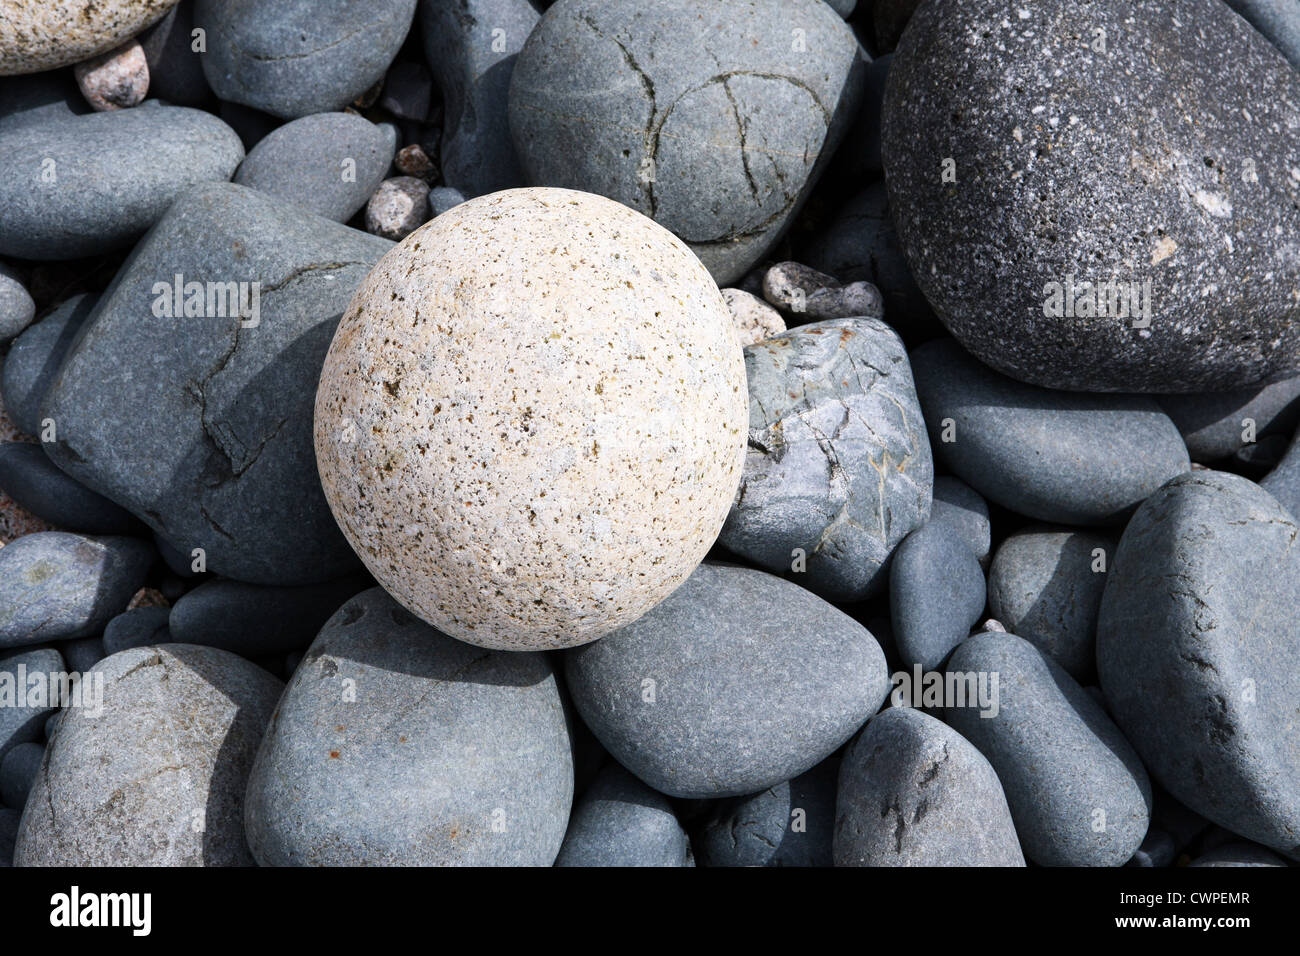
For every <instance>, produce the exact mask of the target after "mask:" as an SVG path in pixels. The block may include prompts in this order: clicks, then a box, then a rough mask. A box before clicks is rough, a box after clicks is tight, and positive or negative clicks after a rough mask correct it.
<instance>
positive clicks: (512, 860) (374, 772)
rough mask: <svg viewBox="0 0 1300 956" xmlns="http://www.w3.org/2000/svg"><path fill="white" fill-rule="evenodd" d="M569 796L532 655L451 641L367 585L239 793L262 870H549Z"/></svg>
mask: <svg viewBox="0 0 1300 956" xmlns="http://www.w3.org/2000/svg"><path fill="white" fill-rule="evenodd" d="M572 800H573V758H572V752H571V745H570V741H569V732H568V727H567V726H566V723H565V714H564V708H563V705H562V703H561V699H560V692H559V689H558V687H557V686H556V680H555V675H554V673H553V672H552V671H551V665H550V664H549V663H548V662H547V659H546V657H545V656H543V655H541V654H506V653H501V652H497V651H488V650H484V649H481V648H477V647H472V646H470V645H469V644H463V643H461V642H460V641H454V640H452V639H451V638H449V637H446V636H445V635H443V634H439V633H438V632H437V631H435V630H433V629H432V628H430V627H428V626H427V625H425V624H422V623H421V622H419V621H418V620H416V619H415V618H414V617H412V616H411V615H410V614H408V613H407V612H406V611H404V610H403V609H402V608H401V607H399V606H398V605H397V604H396V603H395V602H394V601H393V600H392V598H390V597H389V596H388V595H387V594H385V593H384V592H383V591H381V590H380V589H379V588H372V589H371V590H369V591H365V592H364V593H362V594H359V595H357V596H356V597H354V598H353V599H352V600H350V601H348V602H347V603H346V604H345V605H343V607H342V608H340V609H339V611H338V612H337V613H336V614H335V615H334V616H333V617H332V618H331V619H330V621H329V622H328V623H327V624H326V625H325V627H324V629H323V630H322V631H321V633H320V636H319V637H318V638H317V639H316V640H315V642H314V643H313V644H312V646H311V649H310V650H309V651H308V652H307V655H306V657H305V658H304V659H303V662H302V664H301V665H300V666H299V668H298V670H297V671H296V672H295V674H294V676H293V679H292V680H291V681H290V682H289V687H288V689H287V690H286V691H285V694H284V698H283V699H282V700H281V702H280V705H279V707H278V708H277V710H276V715H275V718H274V720H273V721H272V723H271V726H270V728H269V729H268V731H267V735H266V740H265V742H264V743H263V744H262V748H261V750H260V752H259V753H258V755H257V762H256V764H255V765H254V767H253V772H252V776H251V779H250V780H249V785H248V811H247V822H248V844H249V846H250V847H251V848H252V851H253V856H254V857H256V859H257V861H258V862H259V863H260V864H262V865H263V866H286V865H314V866H358V865H381V866H394V865H403V864H405V865H424V866H443V865H468V866H493V865H496V866H510V865H515V866H550V865H551V863H552V862H553V861H554V860H555V856H556V853H557V852H558V851H559V849H560V844H561V842H562V841H563V839H564V831H565V826H566V824H567V823H568V820H569V809H570V804H571V803H572Z"/></svg>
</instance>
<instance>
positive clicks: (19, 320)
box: [0, 262, 36, 342]
mask: <svg viewBox="0 0 1300 956" xmlns="http://www.w3.org/2000/svg"><path fill="white" fill-rule="evenodd" d="M35 317H36V303H35V302H33V301H32V297H31V295H30V294H29V293H28V291H27V287H26V286H24V285H23V283H22V281H21V277H20V276H19V274H18V272H17V270H15V269H14V268H13V267H12V266H9V265H6V264H5V263H3V262H0V342H7V341H9V340H10V339H12V338H13V337H14V336H15V335H17V334H18V333H19V332H21V331H22V330H23V329H25V328H27V326H29V325H31V322H32V319H34V318H35Z"/></svg>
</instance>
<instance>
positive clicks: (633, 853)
mask: <svg viewBox="0 0 1300 956" xmlns="http://www.w3.org/2000/svg"><path fill="white" fill-rule="evenodd" d="M555 865H556V866H690V865H691V847H690V841H689V840H688V839H687V837H686V831H685V830H683V829H682V826H681V824H680V823H678V822H677V816H676V814H675V813H673V808H672V804H670V803H669V802H668V798H667V797H665V796H664V795H663V794H661V793H656V792H655V791H654V790H651V789H650V788H649V787H647V786H646V785H645V784H644V783H642V782H641V781H640V780H638V779H637V778H636V777H634V776H632V775H631V774H630V773H628V772H627V771H626V770H624V769H623V768H622V767H620V766H619V765H618V764H617V763H614V762H613V761H610V762H609V763H608V764H606V765H605V768H604V769H603V770H601V772H600V774H599V775H598V776H597V777H596V779H595V781H593V782H592V784H591V786H590V787H588V788H587V791H586V793H584V794H583V795H582V798H581V799H580V800H579V801H578V802H577V804H576V805H575V806H574V808H573V816H572V817H571V818H570V820H569V830H568V832H567V833H566V834H565V835H564V844H563V845H562V846H561V847H560V854H559V856H557V857H556V858H555Z"/></svg>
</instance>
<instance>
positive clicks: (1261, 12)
mask: <svg viewBox="0 0 1300 956" xmlns="http://www.w3.org/2000/svg"><path fill="white" fill-rule="evenodd" d="M1226 2H1227V4H1228V6H1230V7H1232V9H1234V10H1236V11H1237V13H1239V14H1240V15H1241V16H1243V17H1245V18H1246V22H1247V23H1249V24H1250V25H1251V26H1252V27H1254V28H1255V29H1256V30H1258V31H1259V32H1260V33H1262V34H1264V36H1265V37H1267V38H1268V40H1269V42H1270V43H1272V44H1273V45H1274V46H1275V47H1277V48H1278V50H1280V51H1281V53H1282V55H1283V56H1284V57H1286V60H1287V62H1288V63H1290V64H1291V65H1292V66H1293V67H1295V68H1296V69H1297V70H1300V6H1297V5H1296V3H1295V0H1226Z"/></svg>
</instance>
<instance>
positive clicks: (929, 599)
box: [889, 521, 1100, 671]
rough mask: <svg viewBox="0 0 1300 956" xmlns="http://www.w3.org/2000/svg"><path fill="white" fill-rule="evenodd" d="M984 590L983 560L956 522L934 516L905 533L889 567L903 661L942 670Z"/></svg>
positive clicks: (981, 608)
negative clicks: (962, 535)
mask: <svg viewBox="0 0 1300 956" xmlns="http://www.w3.org/2000/svg"><path fill="white" fill-rule="evenodd" d="M984 591H985V587H984V572H983V570H981V569H980V564H979V559H978V558H977V557H975V554H974V553H973V552H972V551H971V550H970V548H968V547H966V545H965V543H964V542H963V541H962V540H961V536H960V534H959V533H958V532H957V531H956V530H955V529H953V528H952V527H951V526H949V525H945V524H942V523H935V522H933V521H931V522H929V523H928V524H925V525H923V526H922V527H920V528H917V529H916V530H915V531H913V532H912V533H911V534H909V535H908V536H907V537H906V538H904V539H903V543H902V544H900V545H899V546H898V549H897V550H896V551H895V552H894V555H893V561H892V563H891V565H890V569H889V608H890V613H891V615H892V623H893V631H894V645H895V647H897V649H898V654H899V657H900V659H901V661H902V664H903V666H904V667H905V668H906V669H908V670H911V669H912V668H913V667H914V666H916V665H918V664H919V665H920V667H921V669H922V670H923V671H932V670H937V669H938V668H939V666H940V665H941V664H942V663H943V661H944V659H945V658H946V657H947V656H948V654H949V653H951V651H952V649H953V648H954V647H956V646H957V645H958V644H960V643H961V642H962V641H964V640H966V638H967V636H969V634H970V631H971V628H972V627H973V626H974V625H975V622H976V621H978V620H979V617H980V614H981V613H982V612H983V611H984V597H985V595H984ZM1099 596H1100V595H1099ZM1013 630H1014V628H1013Z"/></svg>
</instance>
